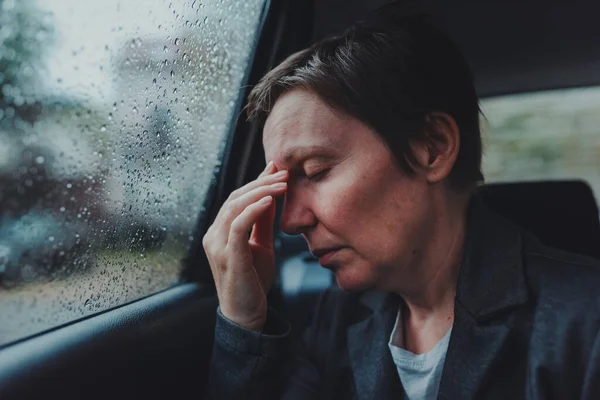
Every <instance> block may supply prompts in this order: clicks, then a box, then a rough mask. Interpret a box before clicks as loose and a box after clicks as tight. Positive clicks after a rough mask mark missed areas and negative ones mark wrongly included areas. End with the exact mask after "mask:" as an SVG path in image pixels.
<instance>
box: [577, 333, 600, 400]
mask: <svg viewBox="0 0 600 400" xmlns="http://www.w3.org/2000/svg"><path fill="white" fill-rule="evenodd" d="M581 398H582V399H584V400H592V399H600V334H597V335H596V340H595V341H594V346H593V347H592V349H591V353H590V358H589V361H588V365H587V368H586V371H585V378H584V381H583V389H582V391H581Z"/></svg>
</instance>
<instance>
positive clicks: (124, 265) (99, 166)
mask: <svg viewBox="0 0 600 400" xmlns="http://www.w3.org/2000/svg"><path fill="white" fill-rule="evenodd" d="M263 3H264V1H263V0H245V1H243V2H237V1H234V0H218V1H217V0H214V1H207V0H202V1H198V0H197V1H192V0H190V1H177V0H145V1H143V2H142V1H127V0H89V1H80V0H52V1H41V0H39V1H34V0H27V1H24V0H4V1H1V2H0V345H1V344H5V343H8V342H10V341H13V340H15V339H19V338H22V337H25V336H27V335H31V334H34V333H36V332H40V331H42V330H45V329H48V328H51V327H54V326H58V325H60V324H63V323H66V322H68V321H72V320H74V319H77V318H80V317H84V316H86V315H89V314H92V313H95V312H98V311H102V310H105V309H108V308H111V307H115V306H118V305H121V304H124V303H127V302H131V301H133V300H136V299H139V298H141V297H143V296H146V295H149V294H152V293H155V292H157V291H160V290H163V289H166V288H169V287H171V286H173V285H176V284H177V283H178V281H179V273H180V266H181V260H182V259H183V258H184V257H185V255H186V252H187V251H188V247H189V246H190V243H191V241H192V239H193V238H192V235H193V232H194V229H195V227H196V223H197V220H198V218H199V216H200V215H201V213H202V212H203V204H204V203H205V200H206V196H207V193H208V189H209V186H210V183H211V180H212V179H213V177H214V174H215V172H216V171H218V168H219V163H220V160H221V155H222V153H223V151H224V149H225V145H226V142H227V138H228V133H229V132H230V131H231V129H230V128H231V122H232V121H233V120H234V118H235V116H236V115H237V113H238V112H239V99H240V94H241V88H242V87H243V86H244V82H245V79H246V78H245V77H246V74H247V71H248V65H249V63H250V61H251V60H252V52H253V49H254V46H255V43H256V40H257V35H258V33H259V29H260V24H261V18H262V14H263V6H264V4H263Z"/></svg>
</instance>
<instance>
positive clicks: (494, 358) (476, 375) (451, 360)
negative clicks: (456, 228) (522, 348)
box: [438, 200, 528, 399]
mask: <svg viewBox="0 0 600 400" xmlns="http://www.w3.org/2000/svg"><path fill="white" fill-rule="evenodd" d="M475 201H477V200H475ZM468 224H469V226H468V231H467V232H468V234H467V235H468V236H467V245H466V248H465V258H464V260H463V264H462V266H461V272H460V276H459V279H458V286H457V295H456V299H455V307H454V328H453V329H452V335H451V337H450V343H449V345H448V352H447V355H446V363H445V365H444V370H443V373H442V379H441V382H440V391H439V396H438V398H439V399H472V398H480V397H481V396H480V395H478V393H481V391H482V390H483V389H484V387H485V382H486V377H487V376H488V374H489V373H490V372H491V370H492V368H493V367H494V365H495V363H497V362H498V361H499V360H500V359H501V357H500V355H501V354H507V353H506V351H507V350H506V347H507V346H510V343H511V335H510V332H511V323H510V319H511V313H510V312H509V311H512V310H514V309H515V308H517V307H519V306H521V305H524V304H525V303H526V302H527V299H528V293H527V286H526V282H525V273H524V271H523V265H522V260H521V250H522V245H521V233H520V231H519V229H518V228H517V227H516V226H515V225H513V224H512V223H511V222H509V221H507V220H505V219H503V218H502V217H500V216H498V215H496V214H493V213H491V212H489V211H487V210H486V209H485V208H483V206H481V205H480V204H477V203H476V204H475V205H474V206H473V207H472V210H471V211H470V216H469V223H468ZM508 353H510V352H509V351H508Z"/></svg>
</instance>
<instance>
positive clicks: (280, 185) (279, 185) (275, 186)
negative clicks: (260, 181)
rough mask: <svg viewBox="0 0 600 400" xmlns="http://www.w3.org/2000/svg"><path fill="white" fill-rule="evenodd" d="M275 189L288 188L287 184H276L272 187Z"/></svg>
mask: <svg viewBox="0 0 600 400" xmlns="http://www.w3.org/2000/svg"><path fill="white" fill-rule="evenodd" d="M271 186H272V187H273V188H274V189H283V188H285V187H287V182H279V183H274V184H273V185H271Z"/></svg>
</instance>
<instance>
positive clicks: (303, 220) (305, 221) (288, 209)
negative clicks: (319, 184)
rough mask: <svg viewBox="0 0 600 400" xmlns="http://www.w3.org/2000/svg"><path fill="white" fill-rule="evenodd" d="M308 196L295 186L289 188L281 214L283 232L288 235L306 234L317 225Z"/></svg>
mask: <svg viewBox="0 0 600 400" xmlns="http://www.w3.org/2000/svg"><path fill="white" fill-rule="evenodd" d="M309 200H310V199H309V198H308V194H307V193H305V192H303V191H302V190H298V188H294V187H293V185H290V186H288V190H287V192H286V193H285V197H284V200H283V210H282V212H281V230H282V231H283V232H285V233H287V234H288V235H299V234H301V233H305V232H306V231H308V230H309V229H310V228H312V227H314V226H315V225H316V224H317V218H316V216H315V214H314V213H313V211H312V209H311V207H310V201H309Z"/></svg>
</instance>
